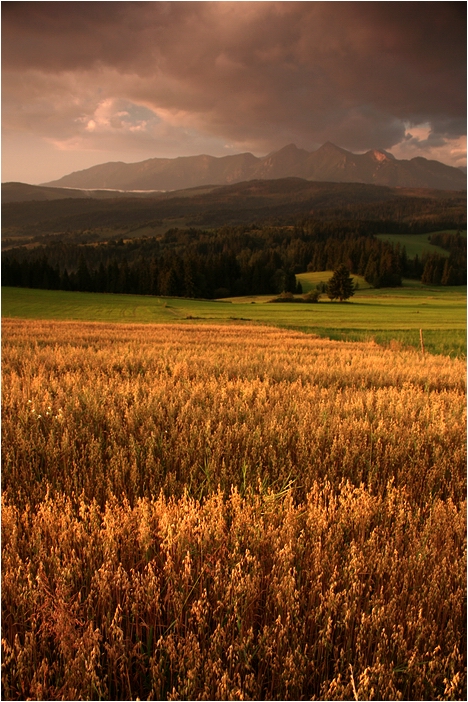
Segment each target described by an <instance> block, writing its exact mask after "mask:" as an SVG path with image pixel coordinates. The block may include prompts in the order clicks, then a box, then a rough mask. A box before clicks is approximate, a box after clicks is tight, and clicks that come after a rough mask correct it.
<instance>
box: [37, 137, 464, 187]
mask: <svg viewBox="0 0 468 702" xmlns="http://www.w3.org/2000/svg"><path fill="white" fill-rule="evenodd" d="M288 177H297V178H305V179H306V180H314V181H321V182H333V183H364V184H368V185H387V186H390V187H405V188H435V189H438V190H465V189H466V174H465V173H463V172H462V170H461V169H458V168H453V167H452V166H447V165H445V164H443V163H440V162H439V161H430V160H428V159H425V158H421V157H417V158H413V159H411V160H409V161H408V160H398V159H396V158H395V157H394V156H392V155H391V154H389V153H388V152H386V151H383V150H381V149H372V150H371V151H367V152H366V153H365V154H354V153H352V152H351V151H346V150H345V149H342V148H340V147H339V146H336V145H335V144H332V143H331V142H327V143H326V144H323V146H321V147H320V148H319V149H317V150H316V151H312V152H308V151H306V150H305V149H298V148H297V146H295V145H294V144H289V145H288V146H285V147H284V148H282V149H280V150H279V151H275V152H273V153H271V154H268V155H267V156H263V157H261V158H257V157H256V156H254V155H253V154H251V153H243V154H236V155H234V156H223V157H220V158H216V157H215V156H207V155H201V156H181V157H178V158H173V159H170V158H151V159H147V160H146V161H141V162H139V163H123V162H115V163H103V164H101V165H98V166H92V167H91V168H87V169H85V170H83V171H76V172H75V173H70V174H69V175H66V176H64V177H63V178H60V179H59V180H54V181H51V182H49V183H43V185H44V186H54V187H67V188H82V189H87V190H97V189H106V188H107V189H109V188H111V189H116V190H127V191H128V190H181V189H184V188H193V187H197V186H201V185H230V184H233V183H240V182H243V181H248V180H256V179H261V180H273V179H278V178H288Z"/></svg>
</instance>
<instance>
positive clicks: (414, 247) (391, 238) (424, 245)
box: [377, 229, 466, 258]
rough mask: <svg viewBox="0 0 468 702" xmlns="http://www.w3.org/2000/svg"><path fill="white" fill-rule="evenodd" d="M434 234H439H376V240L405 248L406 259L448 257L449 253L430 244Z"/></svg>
mask: <svg viewBox="0 0 468 702" xmlns="http://www.w3.org/2000/svg"><path fill="white" fill-rule="evenodd" d="M443 231H444V232H449V233H452V234H456V232H457V230H456V229H444V230H443ZM434 234H440V232H429V233H427V234H377V239H381V240H382V241H388V242H389V243H390V244H394V245H396V244H400V246H404V247H405V248H406V254H407V256H408V258H414V257H415V256H419V258H421V256H422V255H423V254H424V253H436V254H439V255H440V256H448V255H449V252H448V251H446V250H445V249H443V248H442V247H441V246H434V244H431V241H430V239H431V236H433V235H434ZM462 236H465V237H466V231H464V232H462Z"/></svg>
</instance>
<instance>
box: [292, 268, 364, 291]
mask: <svg viewBox="0 0 468 702" xmlns="http://www.w3.org/2000/svg"><path fill="white" fill-rule="evenodd" d="M332 275H333V271H312V272H310V273H297V274H296V280H298V281H299V282H300V283H301V285H302V292H304V293H308V292H310V291H311V290H315V289H316V287H317V285H318V284H319V283H328V281H329V280H330V278H331V277H332ZM351 277H352V278H353V280H354V283H355V284H356V283H357V284H358V286H359V290H367V289H369V288H371V287H372V286H371V285H369V283H368V282H367V281H366V280H365V279H364V278H363V276H362V275H352V276H351Z"/></svg>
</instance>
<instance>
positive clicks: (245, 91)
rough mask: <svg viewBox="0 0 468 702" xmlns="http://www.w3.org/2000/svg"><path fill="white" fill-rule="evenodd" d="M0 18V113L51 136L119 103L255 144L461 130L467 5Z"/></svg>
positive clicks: (17, 8) (284, 6) (60, 8)
mask: <svg viewBox="0 0 468 702" xmlns="http://www.w3.org/2000/svg"><path fill="white" fill-rule="evenodd" d="M2 16H3V29H2V34H3V42H2V45H3V70H4V104H5V102H6V104H7V107H6V110H5V117H4V119H5V120H6V121H7V122H8V124H9V125H11V124H14V123H15V120H16V123H17V124H18V125H19V127H20V128H23V129H26V128H27V129H32V128H33V127H32V126H31V125H32V124H33V123H34V122H35V125H36V126H35V127H34V128H35V129H37V130H38V132H39V133H43V134H45V135H47V136H49V137H52V136H53V135H54V130H56V131H55V133H56V135H57V138H68V139H73V137H74V136H76V137H77V136H79V135H80V134H81V136H82V137H83V138H85V137H86V138H87V139H91V138H92V137H93V134H94V135H95V134H97V133H98V132H99V134H100V135H101V138H102V136H103V134H104V132H105V130H106V128H107V127H108V126H109V125H111V124H112V118H113V117H115V115H114V116H113V117H112V115H110V113H111V112H112V110H114V111H115V110H117V109H118V108H117V107H116V105H118V104H121V101H130V102H131V103H132V104H136V105H141V106H144V107H145V108H147V109H150V110H153V111H154V113H155V114H156V115H158V118H159V119H160V120H162V123H164V124H165V125H167V129H168V130H169V131H170V130H172V135H173V138H174V140H175V142H176V141H177V130H181V133H182V132H183V131H184V130H185V132H186V131H187V130H192V131H193V132H196V133H197V134H205V135H207V136H209V137H212V138H219V139H223V140H228V141H230V142H232V143H233V144H234V145H246V146H248V147H249V148H250V149H252V150H255V149H256V150H257V151H265V150H269V149H273V148H277V147H281V146H283V145H284V144H285V143H287V142H291V141H293V142H295V143H297V144H298V145H299V146H302V147H305V148H314V147H315V146H318V145H319V144H321V143H323V142H324V141H326V140H331V141H334V142H335V143H337V144H339V145H341V146H344V147H346V148H350V149H355V150H364V149H366V148H372V147H382V148H390V147H392V146H394V145H396V144H399V143H403V142H404V140H405V138H406V141H408V137H407V136H406V137H405V134H406V132H407V129H408V128H409V129H411V126H412V125H420V124H427V125H429V130H430V132H431V134H432V137H431V138H432V140H433V143H435V142H437V143H442V144H443V143H445V140H447V139H451V138H455V137H459V136H460V135H462V134H465V133H466V126H465V123H466V120H465V116H466V4H465V3H464V2H344V3H342V2H232V3H231V2H208V3H205V2H82V3H81V2H76V3H75V2H63V3H62V2H52V3H49V2H30V3H28V2H26V3H23V2H3V3H2ZM19 76H21V77H20V78H19ZM34 86H36V88H34ZM28 101H29V105H30V106H29V107H28V108H26V109H24V105H25V104H28ZM119 101H120V102H119ZM21 105H23V108H22V109H20V106H21ZM99 109H100V110H101V112H100V113H99ZM106 110H107V113H109V114H107V113H106ZM121 112H122V110H121ZM100 114H101V117H99V115H100ZM106 114H107V116H106ZM102 115H104V116H102ZM26 124H28V125H30V126H26ZM126 124H127V126H128V125H130V121H127V122H126ZM144 124H145V126H144V127H143V126H141V125H143V122H141V123H140V126H141V129H140V136H141V134H142V133H143V132H144V131H145V129H146V131H147V132H148V130H149V129H150V127H149V126H148V125H147V124H146V122H145V123H144ZM21 125H22V126H21ZM158 128H159V129H160V130H161V129H162V127H161V125H160V126H159V127H157V126H156V125H154V124H153V125H151V129H153V131H152V132H148V134H150V135H152V137H153V138H154V139H156V141H157V139H158V138H159V137H160V138H161V139H162V138H163V137H164V134H166V136H167V132H166V133H164V132H163V131H161V132H158ZM113 129H114V130H113V131H112V129H111V128H110V127H109V129H108V130H107V134H108V136H109V134H112V135H113V138H115V139H117V138H118V135H119V134H120V135H121V137H122V139H123V138H124V137H125V138H127V137H128V138H130V137H132V138H134V139H136V138H137V137H138V136H139V135H138V133H137V131H138V130H135V129H134V130H133V132H132V131H131V129H130V127H128V129H127V131H125V129H123V130H121V131H120V132H119V130H118V128H117V127H115V128H113ZM41 130H42V132H41ZM158 134H159V137H158ZM426 141H427V140H426ZM414 143H415V142H414V141H413V144H414Z"/></svg>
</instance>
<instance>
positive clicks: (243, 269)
mask: <svg viewBox="0 0 468 702" xmlns="http://www.w3.org/2000/svg"><path fill="white" fill-rule="evenodd" d="M369 229H372V227H370V226H369V224H368V223H366V222H349V221H348V222H346V221H339V222H333V221H331V222H320V221H317V220H304V221H303V222H301V223H298V224H296V225H295V226H288V227H272V226H263V227H260V226H255V225H251V226H244V227H223V228H219V229H216V230H199V229H195V228H191V229H188V230H183V229H170V230H168V231H167V232H166V233H165V234H164V235H163V236H162V237H158V238H156V237H149V238H140V239H132V240H127V241H124V240H123V239H119V240H111V241H108V242H105V243H97V244H96V243H90V244H76V243H67V242H60V241H56V242H54V243H50V244H46V245H43V246H37V247H34V248H27V247H16V248H13V249H11V250H9V251H7V252H5V253H4V255H3V259H2V283H3V284H4V285H9V286H21V287H32V288H46V289H47V288H48V289H61V290H81V291H89V292H111V293H136V294H142V295H175V296H183V297H203V298H219V297H228V296H230V295H250V294H269V293H272V294H274V293H281V292H283V291H287V292H301V289H300V284H297V283H296V278H295V274H296V273H303V272H305V271H321V270H332V269H334V268H336V267H337V266H338V265H339V264H341V263H344V264H345V265H346V266H347V267H348V268H349V270H350V271H351V273H354V274H357V275H362V276H364V277H365V279H366V280H367V282H369V283H370V284H371V285H373V286H374V287H393V286H398V285H401V279H402V277H410V278H416V279H421V278H422V281H423V282H425V283H433V284H442V285H459V284H463V283H464V282H465V280H466V238H465V237H462V236H461V234H460V233H458V234H449V233H447V234H439V235H433V236H434V243H436V242H438V244H439V245H440V246H443V247H444V248H446V249H447V254H448V255H447V256H442V255H440V254H427V255H425V256H422V257H421V258H419V257H415V258H414V259H408V257H407V255H406V250H405V248H404V247H402V246H400V244H396V245H394V244H391V243H388V242H385V241H381V240H380V239H377V238H376V237H375V236H374V234H373V233H372V231H369Z"/></svg>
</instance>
